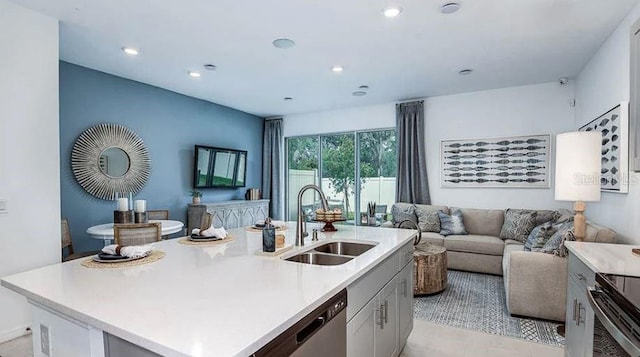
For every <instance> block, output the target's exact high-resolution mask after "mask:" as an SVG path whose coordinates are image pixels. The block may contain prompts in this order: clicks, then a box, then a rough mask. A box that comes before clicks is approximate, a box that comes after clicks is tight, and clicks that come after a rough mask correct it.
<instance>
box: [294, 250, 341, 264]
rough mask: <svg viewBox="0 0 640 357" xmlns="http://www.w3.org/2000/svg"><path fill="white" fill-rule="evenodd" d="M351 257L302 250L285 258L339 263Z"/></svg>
mask: <svg viewBox="0 0 640 357" xmlns="http://www.w3.org/2000/svg"><path fill="white" fill-rule="evenodd" d="M351 259H353V257H345V256H341V255H329V254H322V253H316V252H312V251H309V252H304V253H301V254H298V255H294V256H292V257H289V258H287V259H285V260H288V261H290V262H298V263H305V264H313V265H340V264H344V263H346V262H348V261H350V260H351Z"/></svg>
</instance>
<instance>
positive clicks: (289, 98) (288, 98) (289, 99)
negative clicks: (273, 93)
mask: <svg viewBox="0 0 640 357" xmlns="http://www.w3.org/2000/svg"><path fill="white" fill-rule="evenodd" d="M284 100H285V101H287V102H288V101H291V100H293V98H291V97H284Z"/></svg>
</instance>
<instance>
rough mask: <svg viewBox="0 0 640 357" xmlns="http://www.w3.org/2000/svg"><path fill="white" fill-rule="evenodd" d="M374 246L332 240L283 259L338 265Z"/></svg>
mask: <svg viewBox="0 0 640 357" xmlns="http://www.w3.org/2000/svg"><path fill="white" fill-rule="evenodd" d="M375 246H376V243H354V242H343V241H333V242H329V243H325V244H322V245H319V246H317V247H314V248H311V249H309V250H307V251H305V252H302V253H300V254H296V255H294V256H291V257H289V258H286V259H285V260H288V261H290V262H297V263H304V264H313V265H340V264H344V263H346V262H348V261H350V260H351V259H353V258H355V257H357V256H359V255H361V254H363V253H364V252H366V251H368V250H369V249H371V248H373V247H375Z"/></svg>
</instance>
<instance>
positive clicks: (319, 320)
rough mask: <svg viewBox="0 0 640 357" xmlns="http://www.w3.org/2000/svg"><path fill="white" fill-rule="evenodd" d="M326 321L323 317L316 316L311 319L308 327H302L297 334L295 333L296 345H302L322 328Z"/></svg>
mask: <svg viewBox="0 0 640 357" xmlns="http://www.w3.org/2000/svg"><path fill="white" fill-rule="evenodd" d="M326 321H327V319H326V318H325V317H324V316H318V317H316V318H315V319H313V320H312V321H311V322H310V323H309V324H308V325H306V326H305V327H303V328H302V329H301V330H300V331H298V333H296V344H297V345H301V344H303V343H304V342H305V341H306V340H307V339H308V338H309V337H311V335H313V334H314V333H315V332H316V331H318V330H319V329H321V328H322V326H324V324H325V323H326Z"/></svg>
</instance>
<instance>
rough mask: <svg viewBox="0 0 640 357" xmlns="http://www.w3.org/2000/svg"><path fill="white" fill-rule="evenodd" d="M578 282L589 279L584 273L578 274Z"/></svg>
mask: <svg viewBox="0 0 640 357" xmlns="http://www.w3.org/2000/svg"><path fill="white" fill-rule="evenodd" d="M576 275H577V276H578V280H582V281H587V278H586V277H585V276H584V275H583V274H582V273H576Z"/></svg>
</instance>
